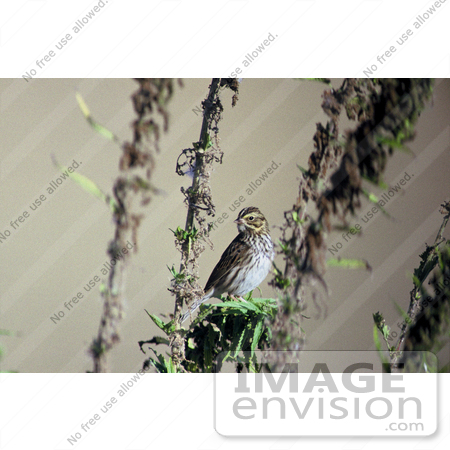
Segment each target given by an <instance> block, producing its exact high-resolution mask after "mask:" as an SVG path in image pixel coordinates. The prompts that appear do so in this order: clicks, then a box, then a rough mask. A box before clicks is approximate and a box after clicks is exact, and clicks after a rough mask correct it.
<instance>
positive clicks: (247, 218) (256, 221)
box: [234, 206, 269, 234]
mask: <svg viewBox="0 0 450 450" xmlns="http://www.w3.org/2000/svg"><path fill="white" fill-rule="evenodd" d="M234 223H236V224H237V227H238V230H239V232H240V233H242V232H251V233H256V234H261V233H267V232H268V231H269V224H268V223H267V220H266V218H265V217H264V215H263V214H262V212H261V211H260V210H259V209H258V208H256V207H254V206H248V207H247V208H244V209H243V210H242V211H241V212H240V213H239V215H238V218H237V219H236V220H235V221H234Z"/></svg>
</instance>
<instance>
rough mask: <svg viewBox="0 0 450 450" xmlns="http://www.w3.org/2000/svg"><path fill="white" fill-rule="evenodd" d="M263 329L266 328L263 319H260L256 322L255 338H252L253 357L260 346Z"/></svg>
mask: <svg viewBox="0 0 450 450" xmlns="http://www.w3.org/2000/svg"><path fill="white" fill-rule="evenodd" d="M263 329H264V327H263V320H259V321H258V322H257V323H256V326H255V330H254V331H253V340H252V346H251V349H252V357H253V354H254V353H255V350H256V349H257V348H258V344H259V340H260V338H261V336H262V334H263Z"/></svg>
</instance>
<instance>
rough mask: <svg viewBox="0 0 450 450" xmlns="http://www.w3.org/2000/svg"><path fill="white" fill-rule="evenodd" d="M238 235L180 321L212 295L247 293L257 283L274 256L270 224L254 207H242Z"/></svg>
mask: <svg viewBox="0 0 450 450" xmlns="http://www.w3.org/2000/svg"><path fill="white" fill-rule="evenodd" d="M234 223H236V224H237V229H238V231H239V234H238V235H237V236H236V237H235V238H234V239H233V241H232V242H231V244H230V245H229V246H228V247H227V248H226V250H225V251H224V252H223V254H222V256H221V258H220V260H219V262H218V263H217V265H216V266H215V267H214V270H213V271H212V273H211V275H210V277H209V279H208V281H207V283H206V286H205V289H204V292H205V295H204V296H203V297H201V298H199V299H197V300H195V301H194V302H193V304H192V305H190V307H189V309H188V310H187V311H186V312H185V313H184V314H183V315H182V316H181V323H183V322H184V321H185V320H186V319H187V318H188V317H190V316H191V315H192V313H194V312H195V310H196V309H197V308H198V307H199V306H200V305H201V304H202V303H204V302H206V301H207V300H209V299H210V298H211V297H217V298H220V296H221V295H222V294H224V293H225V292H226V293H227V294H228V295H230V296H238V297H241V296H242V295H245V294H247V293H248V292H250V291H252V290H253V289H255V288H256V287H257V286H259V285H260V284H261V283H262V282H263V281H264V279H265V278H266V276H267V274H268V273H269V271H270V268H271V267H272V261H273V259H274V256H275V252H274V249H273V242H272V239H271V237H270V233H269V224H268V222H267V220H266V218H265V217H264V215H263V214H262V212H261V211H260V210H259V209H258V208H256V207H255V206H248V207H246V208H244V209H242V210H241V212H240V213H239V214H238V217H237V219H236V220H235V221H234Z"/></svg>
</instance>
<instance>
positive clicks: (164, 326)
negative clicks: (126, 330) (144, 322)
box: [144, 309, 175, 335]
mask: <svg viewBox="0 0 450 450" xmlns="http://www.w3.org/2000/svg"><path fill="white" fill-rule="evenodd" d="M144 311H145V312H146V313H147V314H148V316H149V317H150V319H152V320H153V322H154V323H155V325H156V326H157V327H158V328H159V329H160V330H162V331H164V333H166V334H167V335H170V334H171V333H173V331H174V330H175V323H174V321H173V320H171V321H169V322H167V323H164V322H163V321H162V320H161V319H160V318H159V317H158V316H155V315H153V314H150V313H149V312H148V311H147V310H146V309H145V310H144Z"/></svg>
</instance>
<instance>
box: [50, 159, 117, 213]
mask: <svg viewBox="0 0 450 450" xmlns="http://www.w3.org/2000/svg"><path fill="white" fill-rule="evenodd" d="M52 161H53V164H54V165H55V166H56V167H58V169H59V170H61V172H65V173H66V174H67V175H68V176H69V178H71V179H72V180H73V181H75V183H77V184H79V185H80V186H81V187H82V188H83V189H84V190H85V191H87V192H89V193H90V194H92V195H94V196H95V197H97V198H98V199H100V200H101V201H102V202H104V203H106V204H107V205H109V207H110V208H111V210H112V211H113V212H116V211H118V206H117V203H116V201H115V200H114V198H112V197H110V196H109V195H106V194H105V193H104V192H103V191H102V190H101V189H100V188H99V187H98V186H97V185H96V184H95V183H94V182H93V181H91V180H90V179H89V178H87V177H85V176H84V175H81V174H79V173H77V172H72V173H71V172H69V171H68V170H67V168H66V167H64V166H61V165H59V164H58V161H56V158H55V156H54V155H52Z"/></svg>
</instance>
